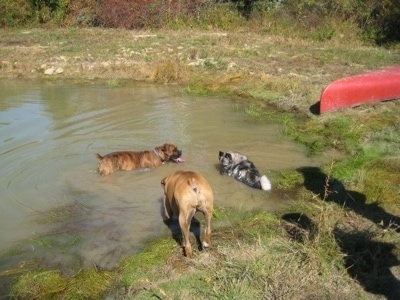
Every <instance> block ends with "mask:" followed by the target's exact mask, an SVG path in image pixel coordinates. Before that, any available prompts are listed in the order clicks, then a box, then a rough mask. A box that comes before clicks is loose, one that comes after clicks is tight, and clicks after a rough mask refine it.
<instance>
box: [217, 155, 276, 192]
mask: <svg viewBox="0 0 400 300" xmlns="http://www.w3.org/2000/svg"><path fill="white" fill-rule="evenodd" d="M218 159H219V165H220V172H221V174H225V173H226V174H228V175H229V176H231V177H233V178H235V179H236V180H238V181H240V182H243V183H245V184H247V185H248V186H250V187H253V188H257V189H262V190H265V191H268V190H270V189H271V182H270V181H269V179H268V178H267V176H265V175H261V174H260V172H259V171H258V169H257V168H256V166H255V165H254V163H253V162H251V161H250V160H249V159H248V158H247V156H246V155H243V154H240V153H238V152H222V151H219V155H218Z"/></svg>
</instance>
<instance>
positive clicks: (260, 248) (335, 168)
mask: <svg viewBox="0 0 400 300" xmlns="http://www.w3.org/2000/svg"><path fill="white" fill-rule="evenodd" d="M337 28H338V29H337V30H336V34H335V35H333V36H332V37H331V38H330V39H328V40H325V39H322V40H321V39H318V38H309V37H301V36H292V37H290V35H289V34H284V35H274V34H270V33H268V31H267V30H258V29H254V28H252V29H249V28H245V27H242V28H238V29H237V30H235V31H221V30H200V29H186V30H174V31H172V30H157V31H150V30H147V31H131V30H115V29H109V30H106V29H93V28H91V29H78V28H67V29H54V30H51V31H49V30H44V29H2V30H0V36H1V40H0V56H1V62H0V63H1V65H0V77H3V78H34V79H39V80H74V81H77V82H85V81H92V80H101V81H103V82H104V83H105V84H108V85H109V86H110V88H112V87H113V86H115V85H119V84H125V82H126V81H127V80H129V81H148V82H153V83H159V84H176V85H179V86H180V87H182V89H183V90H185V91H186V92H187V93H191V94H198V95H205V96H206V95H209V94H225V95H227V96H228V97H232V98H236V99H240V101H241V102H242V103H243V104H244V107H245V111H246V113H247V114H248V116H249V118H251V119H253V120H254V121H255V122H259V123H260V126H263V122H265V121H268V122H270V121H271V120H273V121H275V122H281V124H282V125H283V128H284V130H283V134H285V135H287V136H290V137H291V138H292V139H294V140H295V141H297V142H299V143H302V144H304V145H307V147H308V149H309V153H310V155H324V156H326V157H327V158H328V159H327V160H328V161H331V163H329V164H327V165H322V166H320V167H319V168H302V169H299V170H283V171H281V172H279V173H275V174H272V176H271V179H272V181H273V182H274V186H276V189H277V190H279V192H280V193H282V195H283V196H285V197H290V198H292V199H293V200H294V202H295V203H296V204H295V205H294V206H293V207H291V208H290V209H289V210H288V211H282V212H279V213H277V214H270V213H267V212H259V211H254V212H243V211H239V212H238V211H230V210H227V209H225V208H221V207H219V208H218V209H217V214H216V218H215V219H216V221H218V222H221V223H222V224H225V225H224V226H220V227H218V228H217V229H215V230H214V232H213V236H212V238H213V242H214V244H213V248H212V249H211V250H210V251H208V252H196V255H195V258H194V259H191V260H189V259H186V258H184V257H183V256H182V255H181V252H180V249H179V248H178V247H177V245H176V243H175V242H174V240H173V239H172V238H170V237H163V238H160V240H157V241H152V242H151V243H149V246H148V247H147V249H146V250H145V251H143V252H142V253H139V254H138V255H135V256H132V257H128V258H126V259H124V260H123V261H121V262H120V264H119V265H118V266H117V267H116V268H115V269H113V270H99V269H98V268H96V267H95V266H94V267H93V268H90V269H88V270H81V271H80V272H78V273H77V274H72V275H71V274H69V275H66V274H63V273H62V272H60V271H59V270H56V269H54V267H50V270H48V269H47V270H43V269H39V270H38V269H37V268H35V262H25V263H24V264H22V263H21V265H19V266H15V268H10V270H8V271H6V272H3V273H1V274H0V276H1V277H2V279H4V278H7V280H9V281H8V283H10V284H11V285H12V289H11V290H9V291H8V292H7V293H11V295H12V296H14V297H16V298H21V299H31V298H34V297H36V298H37V299H49V298H52V297H53V298H67V299H79V298H80V299H87V298H103V297H104V296H105V295H109V296H110V297H111V298H113V297H114V298H118V299H121V298H122V299H124V298H125V299H129V298H134V299H149V298H151V297H154V298H160V299H181V298H187V299H195V298H197V299H199V298H200V299H210V298H217V299H245V298H253V299H260V298H263V299H381V298H383V297H386V298H388V299H395V297H396V296H398V294H396V293H397V291H398V290H399V285H400V283H399V280H400V276H399V275H400V270H399V257H400V245H399V242H398V241H399V234H400V233H399V231H400V228H399V221H398V218H397V220H396V217H399V216H400V205H399V204H400V202H399V192H400V172H399V170H400V156H399V154H400V153H399V152H400V149H399V146H398V141H399V138H400V133H399V132H398V128H399V125H400V117H399V115H400V103H399V102H398V101H397V102H396V101H393V102H386V103H379V104H376V105H368V106H362V107H358V108H354V109H347V110H343V111H340V112H333V113H329V114H325V115H314V114H313V113H311V112H310V107H311V106H312V105H314V104H315V103H316V102H317V101H318V99H319V95H320V92H321V90H322V88H323V87H324V86H326V85H327V84H328V83H329V82H331V81H333V80H335V79H338V78H341V77H344V76H348V75H353V74H357V73H360V72H363V71H367V70H372V69H376V68H379V67H384V66H390V65H394V64H398V62H399V61H400V49H399V48H398V47H396V46H392V47H391V48H383V47H376V46H371V45H366V44H364V43H362V42H361V41H360V40H359V39H358V38H357V36H356V35H355V34H354V32H353V31H351V30H350V31H349V30H347V31H346V30H344V28H343V27H342V28H341V27H337ZM340 30H343V31H342V32H340ZM105 41H106V42H105ZM49 69H53V70H59V71H58V72H53V73H52V74H51V75H46V74H45V73H46V71H47V70H49ZM396 288H397V290H396Z"/></svg>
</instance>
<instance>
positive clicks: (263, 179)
mask: <svg viewBox="0 0 400 300" xmlns="http://www.w3.org/2000/svg"><path fill="white" fill-rule="evenodd" d="M260 183H261V189H262V190H264V191H269V190H271V182H270V181H269V179H268V178H267V176H265V175H263V176H261V178H260Z"/></svg>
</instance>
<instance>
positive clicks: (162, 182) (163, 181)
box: [161, 177, 167, 188]
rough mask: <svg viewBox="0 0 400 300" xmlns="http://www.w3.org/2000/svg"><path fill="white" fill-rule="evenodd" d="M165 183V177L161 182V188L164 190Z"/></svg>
mask: <svg viewBox="0 0 400 300" xmlns="http://www.w3.org/2000/svg"><path fill="white" fill-rule="evenodd" d="M166 183H167V177H165V178H163V180H161V187H162V188H165V184H166Z"/></svg>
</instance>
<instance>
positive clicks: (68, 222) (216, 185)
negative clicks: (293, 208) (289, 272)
mask: <svg viewBox="0 0 400 300" xmlns="http://www.w3.org/2000/svg"><path fill="white" fill-rule="evenodd" d="M0 138H1V144H0V157H1V160H0V176H1V183H0V184H1V186H0V188H1V190H2V196H1V202H0V251H3V250H6V249H10V248H12V247H15V245H17V244H20V243H21V241H27V244H28V245H29V247H28V249H29V252H30V253H31V254H32V255H39V256H43V258H42V259H43V260H48V261H50V262H52V263H57V262H59V263H60V264H65V263H67V264H68V263H71V264H72V263H74V264H77V265H76V266H77V267H82V266H87V265H90V264H92V263H96V264H97V265H98V266H102V267H112V266H113V265H114V264H115V263H116V262H117V261H118V260H120V259H121V257H123V256H124V255H127V254H131V253H135V252H137V251H138V250H140V249H141V247H142V246H143V243H144V242H145V241H147V240H148V239H151V238H153V237H155V236H159V235H161V234H164V233H166V232H167V230H168V229H167V228H166V227H165V225H164V224H163V223H162V219H161V217H160V213H161V212H160V210H161V201H162V190H161V186H160V181H161V179H162V178H163V177H165V176H167V175H168V174H170V173H171V172H173V171H175V170H178V169H181V168H183V169H186V170H193V171H197V172H200V173H201V174H203V175H204V176H205V177H206V178H207V179H208V181H209V182H210V184H211V186H212V187H213V189H214V193H215V204H216V205H218V206H234V207H241V208H244V209H252V208H261V209H265V210H267V211H274V210H276V209H277V208H279V207H281V206H282V205H284V204H285V201H286V199H282V197H281V196H280V195H278V194H276V193H274V192H273V191H272V192H264V191H261V190H255V189H251V188H249V187H247V186H245V185H244V184H242V183H239V182H237V181H235V180H234V179H232V178H230V177H228V176H226V175H225V176H222V175H220V174H219V171H218V168H217V162H218V151H219V150H222V151H228V150H234V151H239V152H242V153H243V154H246V155H248V156H249V157H250V159H251V160H252V161H253V162H254V163H255V164H256V165H257V167H258V168H259V169H260V171H261V172H262V173H265V174H267V176H268V174H269V173H270V172H273V171H277V170H282V169H290V168H298V167H301V166H310V165H312V164H313V162H312V161H310V160H309V159H308V158H307V157H306V156H305V153H304V150H303V149H302V148H301V147H299V146H298V145H296V144H294V143H292V142H290V141H288V140H286V139H284V138H282V136H281V134H280V127H279V126H277V125H276V124H256V123H254V122H250V121H249V120H247V118H246V115H245V114H244V113H243V112H242V111H241V110H240V109H237V104H235V103H234V102H233V101H232V100H230V99H224V98H216V97H193V96H188V95H186V94H185V93H183V92H180V91H179V90H178V89H175V88H170V87H166V86H157V85H148V84H135V85H129V86H121V87H116V88H108V87H107V85H106V84H104V83H88V84H72V83H59V82H58V83H55V82H36V81H33V82H31V81H11V80H3V81H0ZM164 142H172V143H174V144H176V145H177V146H178V147H179V148H180V149H181V150H183V156H184V158H185V159H186V162H185V163H183V164H174V163H169V164H166V165H163V166H161V167H160V168H158V169H155V170H151V171H149V170H134V171H130V172H124V171H119V172H117V173H115V174H112V175H109V176H105V177H101V176H99V175H98V174H97V173H96V166H97V160H96V158H95V156H94V154H95V153H100V154H106V153H109V152H113V151H118V150H146V149H152V148H154V147H155V146H159V145H162V144H163V143H164ZM272 185H274V183H273V182H272ZM54 233H56V234H54ZM54 245H56V246H54ZM39 249H40V250H39ZM60 249H64V251H60Z"/></svg>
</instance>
